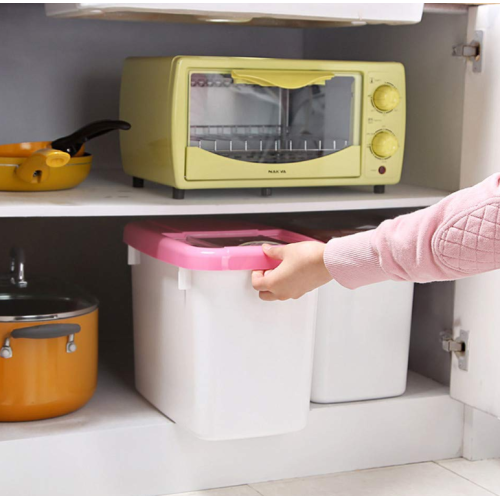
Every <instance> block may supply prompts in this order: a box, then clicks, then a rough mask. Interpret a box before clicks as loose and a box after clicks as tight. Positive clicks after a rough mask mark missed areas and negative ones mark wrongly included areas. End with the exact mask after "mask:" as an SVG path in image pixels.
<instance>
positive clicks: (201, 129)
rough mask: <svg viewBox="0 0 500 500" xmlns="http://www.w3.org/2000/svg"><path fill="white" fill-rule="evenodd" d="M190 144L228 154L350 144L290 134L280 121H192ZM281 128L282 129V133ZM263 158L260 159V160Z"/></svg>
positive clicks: (311, 152)
mask: <svg viewBox="0 0 500 500" xmlns="http://www.w3.org/2000/svg"><path fill="white" fill-rule="evenodd" d="M190 128H191V136H190V140H191V146H194V147H199V148H201V149H204V150H207V151H211V152H216V153H219V154H223V155H224V156H231V155H232V154H244V155H247V156H259V157H261V156H262V155H266V154H269V155H274V156H276V155H277V154H282V155H283V154H285V153H286V154H288V155H290V154H291V153H293V152H295V153H306V154H305V155H302V157H303V158H300V159H299V160H297V161H301V159H307V157H309V156H312V157H318V156H323V155H324V154H330V153H334V152H337V151H340V150H342V149H345V148H347V147H348V146H350V145H351V144H350V141H348V140H347V139H343V138H328V137H315V136H313V135H310V134H293V133H292V132H291V131H290V130H289V129H288V128H285V129H284V130H283V131H282V127H281V126H280V125H192V126H191V127H190ZM282 132H283V133H282ZM261 161H262V160H261Z"/></svg>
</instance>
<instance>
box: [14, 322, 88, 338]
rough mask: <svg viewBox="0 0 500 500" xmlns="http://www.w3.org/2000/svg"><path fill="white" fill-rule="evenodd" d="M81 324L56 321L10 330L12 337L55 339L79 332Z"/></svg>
mask: <svg viewBox="0 0 500 500" xmlns="http://www.w3.org/2000/svg"><path fill="white" fill-rule="evenodd" d="M80 330H81V326H80V325H77V324H73V323H57V324H54V323H52V324H49V325H39V326H28V327H26V328H17V329H16V330H12V333H11V336H12V338H14V339H56V338H59V337H68V336H70V335H74V334H75V333H79V332H80Z"/></svg>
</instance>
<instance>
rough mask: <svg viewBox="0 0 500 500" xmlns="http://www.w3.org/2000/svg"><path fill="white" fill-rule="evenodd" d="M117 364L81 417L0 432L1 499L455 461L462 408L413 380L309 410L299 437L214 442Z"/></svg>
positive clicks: (155, 490)
mask: <svg viewBox="0 0 500 500" xmlns="http://www.w3.org/2000/svg"><path fill="white" fill-rule="evenodd" d="M116 363H117V361H115V362H114V363H112V364H111V365H110V364H104V365H101V367H100V376H99V385H98V388H97V393H96V394H95V396H94V398H93V399H92V400H91V401H90V403H88V404H87V405H86V406H85V407H84V408H83V409H81V410H80V411H77V412H75V413H72V414H70V415H66V416H64V417H59V418H55V419H50V420H44V421H39V422H26V423H11V424H9V423H7V424H1V425H0V470H2V477H3V478H5V480H4V481H2V484H1V486H0V493H1V494H2V495H21V494H22V495H160V494H167V493H176V492H181V491H193V490H200V489H205V488H214V487H220V486H229V485H235V484H242V483H245V482H259V481H265V480H272V479H282V478H288V477H300V476H308V475H315V474H326V473H331V472H339V471H346V470H354V469H361V468H370V467H382V466H387V465H395V464H404V463H410V462H421V461H427V460H437V459H445V458H453V457H458V456H460V450H461V444H462V433H463V412H464V406H463V404H461V403H458V402H456V401H454V400H452V399H451V398H450V397H449V395H448V388H446V387H444V386H441V385H439V384H437V383H436V382H433V381H431V380H429V379H426V378H424V377H422V376H420V375H416V374H414V373H410V374H409V380H408V389H407V392H406V394H405V395H404V396H401V397H399V398H392V399H381V400H376V401H367V402H359V403H350V404H337V405H312V406H311V414H310V417H309V424H308V426H307V428H306V429H304V430H303V431H300V432H296V433H292V434H288V435H283V436H274V437H267V438H258V439H243V440H236V441H219V442H216V441H202V440H200V439H198V438H196V437H194V436H192V435H190V434H188V433H187V432H185V431H183V430H182V429H180V428H179V427H178V426H177V425H175V424H174V423H173V422H172V421H170V420H169V419H167V418H166V417H164V416H163V415H162V414H161V413H159V412H158V411H157V410H155V409H154V408H153V407H152V406H151V405H150V404H149V403H147V402H146V401H145V400H144V399H143V398H142V397H141V396H140V395H139V394H138V393H137V392H135V390H134V388H133V383H132V381H131V378H132V377H131V376H130V374H131V373H132V370H131V368H130V366H127V363H125V366H122V367H119V366H117V364H116ZM388 443H391V445H390V446H387V444H388ZM207 464H210V466H207ZM26 478H29V480H26Z"/></svg>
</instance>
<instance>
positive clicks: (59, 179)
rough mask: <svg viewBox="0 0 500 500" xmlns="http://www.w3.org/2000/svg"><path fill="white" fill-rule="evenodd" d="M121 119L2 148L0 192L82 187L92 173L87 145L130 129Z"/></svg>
mask: <svg viewBox="0 0 500 500" xmlns="http://www.w3.org/2000/svg"><path fill="white" fill-rule="evenodd" d="M129 128H130V124H128V123H127V122H123V121H118V120H102V121H98V122H94V123H91V124H89V125H87V126H85V127H83V128H81V129H79V130H77V131H76V132H74V133H73V134H71V135H68V136H65V137H61V138H60V139H56V140H55V141H52V142H47V141H45V142H21V143H17V144H5V145H0V190H1V191H52V190H58V189H68V188H72V187H74V186H76V185H78V184H80V183H81V182H82V181H83V180H85V178H86V177H87V175H88V174H89V172H90V168H91V166H92V156H91V155H89V154H85V153H84V143H85V142H87V141H89V140H90V139H93V138H95V137H98V136H100V135H103V134H106V133H108V132H111V131H113V130H128V129H129Z"/></svg>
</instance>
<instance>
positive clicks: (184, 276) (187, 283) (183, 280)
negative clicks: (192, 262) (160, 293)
mask: <svg viewBox="0 0 500 500" xmlns="http://www.w3.org/2000/svg"><path fill="white" fill-rule="evenodd" d="M178 287H179V290H189V289H190V288H191V270H190V269H184V268H183V267H179V273H178Z"/></svg>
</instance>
